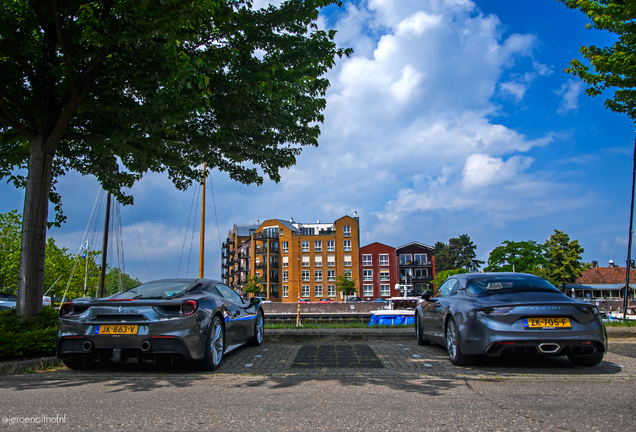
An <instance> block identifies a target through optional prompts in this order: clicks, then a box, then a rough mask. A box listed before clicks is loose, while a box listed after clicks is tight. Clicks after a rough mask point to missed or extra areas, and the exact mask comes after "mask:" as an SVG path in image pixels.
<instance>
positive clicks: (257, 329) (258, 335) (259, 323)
mask: <svg viewBox="0 0 636 432" xmlns="http://www.w3.org/2000/svg"><path fill="white" fill-rule="evenodd" d="M264 336H265V319H264V318H263V312H262V311H258V314H257V315H256V323H254V336H252V339H250V341H249V344H250V345H251V346H259V345H260V344H262V343H263V337H264Z"/></svg>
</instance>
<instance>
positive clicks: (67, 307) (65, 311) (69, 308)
mask: <svg viewBox="0 0 636 432" xmlns="http://www.w3.org/2000/svg"><path fill="white" fill-rule="evenodd" d="M72 313H73V303H71V302H68V303H64V304H63V305H62V307H61V308H60V315H62V316H69V315H70V314H72Z"/></svg>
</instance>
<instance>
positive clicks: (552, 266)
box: [543, 229, 588, 285]
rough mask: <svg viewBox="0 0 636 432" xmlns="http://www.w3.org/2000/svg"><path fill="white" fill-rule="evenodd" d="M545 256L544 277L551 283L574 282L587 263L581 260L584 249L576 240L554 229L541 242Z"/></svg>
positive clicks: (586, 266)
mask: <svg viewBox="0 0 636 432" xmlns="http://www.w3.org/2000/svg"><path fill="white" fill-rule="evenodd" d="M543 250H544V254H545V258H546V259H547V260H548V264H547V265H546V267H545V277H546V279H548V280H549V281H550V282H551V283H552V284H553V285H559V284H563V285H565V284H566V283H568V282H569V283H573V282H575V281H576V280H577V279H578V277H579V276H581V273H583V272H584V271H585V270H586V269H587V268H588V265H587V264H584V263H583V262H582V261H581V254H583V252H584V251H585V250H584V249H583V248H582V247H581V246H580V245H579V242H578V240H572V241H570V236H568V235H567V234H566V233H564V232H563V231H559V230H556V229H555V230H554V234H552V235H551V236H550V238H549V239H548V240H546V241H545V243H544V244H543Z"/></svg>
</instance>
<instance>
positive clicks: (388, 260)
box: [359, 242, 400, 299]
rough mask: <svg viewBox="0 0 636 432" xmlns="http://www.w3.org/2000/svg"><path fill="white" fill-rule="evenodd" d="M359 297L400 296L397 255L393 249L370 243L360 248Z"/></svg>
mask: <svg viewBox="0 0 636 432" xmlns="http://www.w3.org/2000/svg"><path fill="white" fill-rule="evenodd" d="M359 262H360V270H359V272H360V276H361V279H360V296H361V297H364V298H365V299H374V298H378V297H381V298H388V297H395V296H398V295H400V293H399V292H398V290H397V289H396V288H395V285H396V284H397V283H398V265H397V255H396V251H395V248H394V247H391V246H387V245H385V244H382V243H378V242H375V243H371V244H369V245H366V246H363V247H361V248H360V259H359Z"/></svg>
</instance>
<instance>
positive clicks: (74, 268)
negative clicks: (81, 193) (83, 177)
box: [62, 188, 104, 303]
mask: <svg viewBox="0 0 636 432" xmlns="http://www.w3.org/2000/svg"><path fill="white" fill-rule="evenodd" d="M103 192H104V191H103V189H101V188H100V189H99V190H98V191H97V196H96V197H95V203H94V204H93V210H92V211H91V215H90V217H89V218H88V224H86V229H85V230H84V236H83V237H82V246H83V245H84V243H85V242H86V238H87V237H88V231H89V229H90V227H91V223H92V222H93V217H94V216H95V210H96V208H97V204H98V203H99V201H100V197H101V196H102V195H103ZM81 255H82V254H81V252H79V251H78V252H77V255H76V256H75V262H74V263H73V268H72V269H71V274H70V275H69V277H68V281H67V282H66V288H65V289H64V294H62V303H64V299H65V298H66V294H67V293H68V289H69V288H70V286H71V280H72V279H73V276H74V275H75V270H76V269H77V264H78V263H79V260H80V256H81ZM86 257H87V259H88V253H87V255H86Z"/></svg>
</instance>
